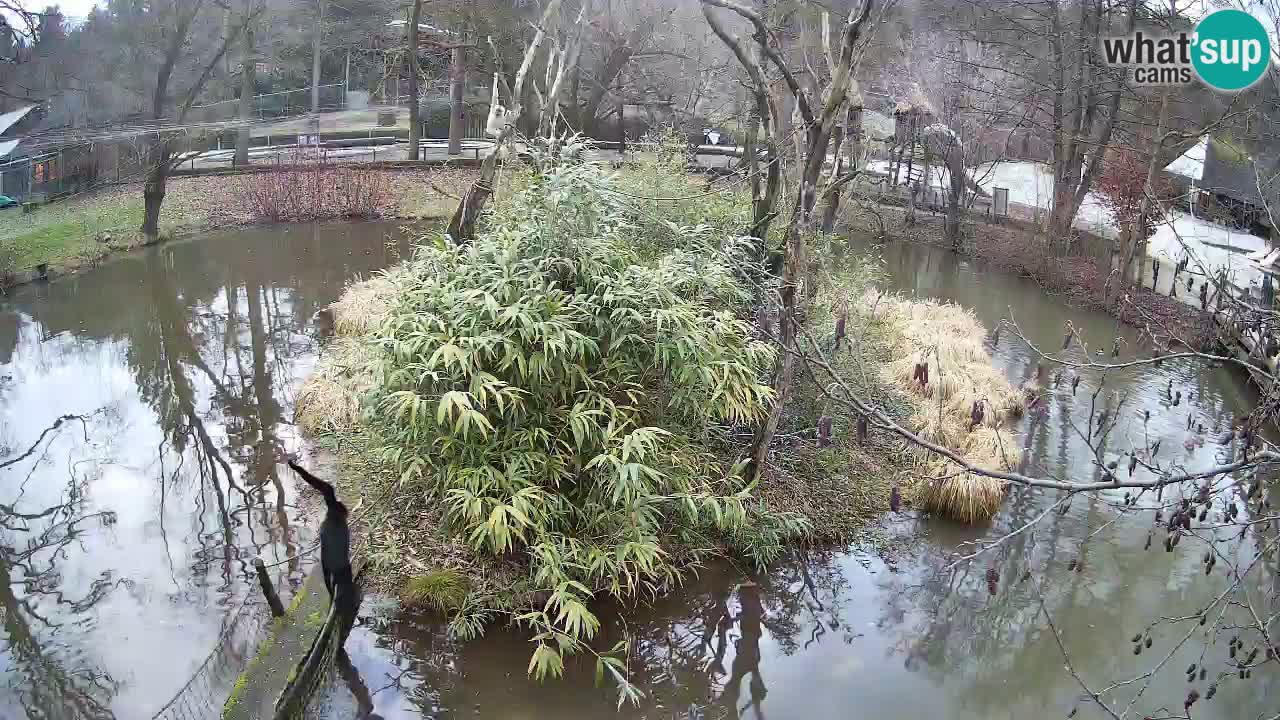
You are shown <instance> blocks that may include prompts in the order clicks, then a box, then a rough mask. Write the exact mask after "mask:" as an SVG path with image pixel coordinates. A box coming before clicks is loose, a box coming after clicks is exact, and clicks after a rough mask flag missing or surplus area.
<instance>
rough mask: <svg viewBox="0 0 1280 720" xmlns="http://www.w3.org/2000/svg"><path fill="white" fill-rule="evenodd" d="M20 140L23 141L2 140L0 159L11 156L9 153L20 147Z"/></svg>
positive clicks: (0, 141)
mask: <svg viewBox="0 0 1280 720" xmlns="http://www.w3.org/2000/svg"><path fill="white" fill-rule="evenodd" d="M19 142H21V140H17V139H14V140H0V160H3V159H5V158H7V157H9V153H11V152H13V149H14V148H16V147H18V143H19Z"/></svg>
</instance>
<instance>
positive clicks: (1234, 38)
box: [1191, 10, 1271, 91]
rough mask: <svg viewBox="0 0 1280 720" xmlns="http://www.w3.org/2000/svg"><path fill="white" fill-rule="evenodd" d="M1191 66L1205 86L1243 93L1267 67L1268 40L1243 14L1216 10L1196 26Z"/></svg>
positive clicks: (1254, 19) (1269, 44)
mask: <svg viewBox="0 0 1280 720" xmlns="http://www.w3.org/2000/svg"><path fill="white" fill-rule="evenodd" d="M1192 44H1193V45H1194V47H1195V49H1194V50H1193V51H1192V53H1191V64H1192V65H1193V66H1194V67H1195V69H1196V74H1197V75H1199V76H1200V79H1201V80H1203V81H1204V83H1205V84H1206V85H1208V86H1209V87H1211V88H1214V89H1217V90H1228V91H1235V90H1244V89H1245V88H1247V87H1249V86H1250V85H1252V84H1254V83H1255V82H1257V81H1258V78H1260V77H1262V74H1263V73H1265V72H1266V71H1267V66H1268V65H1270V63H1271V37H1270V36H1269V35H1267V30H1266V28H1264V27H1262V23H1261V22H1259V21H1258V19H1257V18H1255V17H1254V16H1252V15H1250V14H1249V13H1247V12H1244V11H1243V10H1219V11H1217V12H1215V13H1211V14H1210V15H1208V16H1207V17H1205V18H1204V19H1203V20H1201V21H1200V24H1199V25H1197V26H1196V35H1195V39H1194V40H1193V41H1192Z"/></svg>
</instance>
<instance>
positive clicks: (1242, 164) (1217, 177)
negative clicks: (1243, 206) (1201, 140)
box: [1200, 137, 1280, 205]
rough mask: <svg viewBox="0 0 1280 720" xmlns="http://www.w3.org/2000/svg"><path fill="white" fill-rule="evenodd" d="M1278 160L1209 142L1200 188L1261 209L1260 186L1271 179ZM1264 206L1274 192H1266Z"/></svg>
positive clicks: (1212, 140) (1217, 140)
mask: <svg viewBox="0 0 1280 720" xmlns="http://www.w3.org/2000/svg"><path fill="white" fill-rule="evenodd" d="M1278 164H1280V157H1277V156H1276V155H1273V154H1270V153H1264V154H1259V155H1257V156H1255V155H1251V154H1249V153H1248V152H1246V151H1245V150H1243V149H1241V148H1239V147H1236V146H1235V145H1234V144H1232V143H1228V142H1226V141H1224V140H1222V139H1219V138H1213V137H1211V138H1209V142H1208V147H1207V150H1206V152H1205V161H1204V174H1203V176H1202V177H1201V180H1200V186H1201V187H1203V188H1204V189H1205V190H1208V191H1209V192H1213V193H1217V194H1219V195H1225V196H1227V197H1229V198H1231V199H1233V200H1238V201H1240V202H1243V203H1248V204H1250V205H1263V204H1264V203H1263V198H1262V195H1261V194H1260V193H1259V192H1258V185H1259V182H1260V178H1261V179H1262V180H1261V183H1262V184H1264V185H1267V184H1268V183H1267V180H1266V179H1267V178H1271V177H1273V176H1274V175H1275V172H1276V169H1277V165H1278ZM1267 195H1268V197H1267V199H1266V202H1267V203H1274V202H1275V201H1276V198H1275V197H1274V195H1275V189H1274V188H1268V189H1267Z"/></svg>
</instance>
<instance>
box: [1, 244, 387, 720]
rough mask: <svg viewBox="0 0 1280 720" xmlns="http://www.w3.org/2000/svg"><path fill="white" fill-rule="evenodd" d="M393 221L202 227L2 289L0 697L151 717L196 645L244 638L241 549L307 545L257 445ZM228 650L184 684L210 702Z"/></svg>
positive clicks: (7, 707)
mask: <svg viewBox="0 0 1280 720" xmlns="http://www.w3.org/2000/svg"><path fill="white" fill-rule="evenodd" d="M389 234H390V235H394V236H396V237H399V236H400V231H399V228H398V227H397V226H395V225H391V224H358V225H352V224H347V225H319V226H296V227H276V228H256V229H248V230H236V231H229V232H218V233H212V234H208V235H205V236H202V237H200V238H198V239H192V240H190V241H185V242H176V243H170V244H167V245H163V246H160V247H156V248H152V249H150V250H148V251H145V252H140V253H135V254H130V255H128V256H125V257H122V258H120V259H118V260H116V261H113V262H110V263H109V264H107V265H105V266H103V267H101V268H98V269H95V270H92V271H89V272H86V273H84V274H82V275H79V276H75V277H70V278H66V279H63V280H59V281H58V282H55V283H53V284H51V285H47V286H26V287H23V288H19V289H17V290H16V291H14V292H13V293H12V294H11V295H10V296H9V297H7V298H0V458H3V462H4V464H5V465H4V467H2V468H0V567H2V569H3V571H4V573H5V574H6V575H7V576H8V579H9V581H8V582H7V583H4V584H2V585H0V618H3V625H4V628H3V632H2V633H0V641H2V643H0V717H4V718H72V719H74V718H110V717H116V718H131V719H132V718H149V717H151V716H152V715H153V714H154V713H155V712H157V711H158V710H160V709H161V708H162V707H163V706H164V705H165V703H167V702H168V701H169V699H170V698H171V697H173V696H174V694H175V693H176V692H177V691H178V690H179V688H181V687H182V686H183V685H184V684H185V683H187V681H188V679H189V678H191V677H192V676H193V674H194V673H195V671H196V670H197V669H198V668H200V667H201V664H202V663H204V661H205V660H206V658H207V657H209V653H210V651H211V650H213V649H215V648H218V649H219V650H220V651H221V652H222V653H223V655H219V656H218V658H216V659H218V660H223V659H227V660H228V661H229V662H230V663H231V664H232V665H235V664H236V662H235V661H239V660H243V658H244V657H245V653H248V652H250V651H251V650H252V647H251V640H252V639H253V635H252V633H251V632H249V631H248V630H249V629H248V628H246V627H242V626H241V625H240V623H241V622H242V620H243V618H244V616H245V614H244V613H239V612H238V611H239V610H240V607H241V605H242V603H243V602H244V601H245V599H246V598H248V599H250V600H251V601H252V602H258V601H259V600H260V597H261V593H260V592H259V591H258V590H257V586H256V584H255V583H254V581H253V579H252V578H253V576H252V571H253V568H252V564H251V563H252V561H253V559H254V558H256V557H261V558H262V559H263V560H264V561H265V562H266V563H268V564H271V565H272V569H271V572H272V575H273V577H274V579H275V581H276V583H277V584H278V585H281V586H285V585H289V586H296V585H297V584H299V583H300V582H301V580H302V579H303V577H304V576H305V573H306V571H307V569H308V566H309V563H310V558H309V557H306V556H303V557H299V552H300V551H302V550H305V549H306V548H307V547H309V545H310V540H311V537H312V532H313V523H310V522H308V521H307V520H306V519H305V518H303V517H300V514H299V512H298V511H299V505H300V503H299V491H298V487H304V488H305V486H301V484H300V483H295V482H294V478H293V477H292V473H289V472H287V470H286V469H284V468H283V466H279V465H277V464H276V462H275V458H276V457H277V449H278V448H284V449H286V450H295V449H298V448H299V447H300V446H301V439H300V438H299V435H298V433H297V431H296V429H295V427H294V426H293V421H292V417H293V408H292V406H293V395H294V392H295V390H296V389H297V387H298V385H299V383H300V382H301V380H302V379H303V378H305V377H306V375H307V374H308V372H309V371H310V369H311V367H312V365H313V363H314V358H315V354H316V349H317V347H318V346H317V343H316V339H315V338H314V337H313V334H314V328H315V322H314V321H313V319H312V316H313V315H314V313H315V312H316V310H317V309H319V308H321V307H323V306H324V305H326V304H328V303H330V302H332V301H333V300H334V299H336V298H337V296H338V295H339V293H340V292H341V291H342V288H343V287H344V286H345V285H346V283H347V282H348V281H349V280H351V278H352V277H354V276H356V275H359V274H368V273H369V272H371V271H373V270H376V269H378V268H381V267H384V266H386V265H388V264H390V263H392V262H393V261H394V257H395V251H396V247H394V246H393V247H390V248H389V247H388V246H387V237H388V235H389ZM63 416H75V417H67V418H66V419H65V420H64V421H63V422H62V424H61V425H60V426H58V427H57V428H55V429H53V430H48V429H49V428H51V427H52V426H53V425H54V424H55V423H56V422H57V420H58V418H60V417H63ZM46 431H47V432H46ZM42 433H43V434H44V437H43V440H41V441H40V442H38V443H37V440H38V439H39V438H40V437H41V435H42ZM28 448H32V452H31V454H30V455H27V456H25V457H23V455H24V453H26V451H27V449H28ZM282 470H284V471H282ZM251 609H256V608H251ZM253 615H255V616H258V615H260V613H253ZM236 672H238V669H236V670H234V671H233V672H231V673H230V674H229V676H228V675H226V674H225V673H224V674H223V675H224V676H220V677H217V678H216V681H214V682H210V680H209V676H208V674H206V675H204V676H201V682H202V683H203V684H204V685H203V686H202V687H201V688H200V690H199V692H198V693H194V695H196V696H198V697H200V698H203V699H206V700H207V701H208V702H210V703H216V705H217V706H220V705H221V703H222V701H223V700H224V699H225V698H226V696H227V694H228V692H229V691H230V684H231V683H232V682H234V680H235V673H236ZM205 686H207V687H205ZM190 712H194V711H190ZM187 716H188V717H196V716H197V715H193V714H189V713H188V714H187ZM215 716H216V713H215Z"/></svg>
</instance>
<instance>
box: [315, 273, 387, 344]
mask: <svg viewBox="0 0 1280 720" xmlns="http://www.w3.org/2000/svg"><path fill="white" fill-rule="evenodd" d="M395 293H396V285H395V283H394V282H392V280H391V279H390V278H388V277H387V276H386V275H379V276H378V277H375V278H370V279H369V280H362V281H360V282H358V283H353V284H351V285H350V286H348V287H347V289H346V290H345V291H343V293H342V297H340V298H338V300H337V302H335V303H333V305H330V306H329V309H330V310H332V311H333V330H334V332H335V333H337V334H338V335H347V336H362V335H367V334H369V333H371V332H373V331H374V330H376V329H377V328H378V327H379V326H380V325H382V321H383V320H385V319H386V318H387V314H388V313H390V312H391V305H392V299H393V298H394V297H395Z"/></svg>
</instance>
